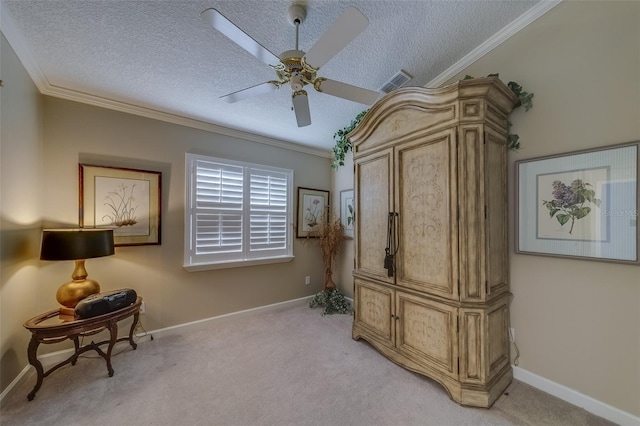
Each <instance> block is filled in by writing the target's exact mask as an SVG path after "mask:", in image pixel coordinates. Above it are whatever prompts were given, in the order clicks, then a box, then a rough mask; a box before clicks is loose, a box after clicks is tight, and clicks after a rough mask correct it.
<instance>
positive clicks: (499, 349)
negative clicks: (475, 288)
mask: <svg viewBox="0 0 640 426" xmlns="http://www.w3.org/2000/svg"><path fill="white" fill-rule="evenodd" d="M508 303H509V302H508V298H506V297H505V298H504V299H503V302H501V303H500V304H499V305H498V306H497V307H496V308H495V309H492V310H490V311H489V313H488V314H487V317H488V322H489V326H488V333H489V337H488V342H487V344H488V352H489V360H488V361H489V362H488V364H489V371H488V375H489V378H490V377H492V376H493V375H495V374H497V373H498V372H500V370H502V368H503V367H504V366H505V365H506V364H508V363H509V362H510V359H509V339H508V335H509V334H508V329H509V305H508Z"/></svg>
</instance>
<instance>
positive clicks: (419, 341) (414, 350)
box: [396, 291, 458, 377]
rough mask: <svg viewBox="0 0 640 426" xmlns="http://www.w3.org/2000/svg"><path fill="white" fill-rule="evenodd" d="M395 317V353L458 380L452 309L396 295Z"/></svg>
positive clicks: (455, 319)
mask: <svg viewBox="0 0 640 426" xmlns="http://www.w3.org/2000/svg"><path fill="white" fill-rule="evenodd" d="M396 317H397V322H398V326H397V330H396V333H397V335H396V346H397V347H398V349H400V350H402V351H403V352H405V353H406V354H407V356H409V357H418V358H420V359H422V360H423V362H426V363H428V365H430V366H431V367H434V368H437V369H438V370H440V371H442V372H444V373H446V374H447V375H448V376H451V377H457V376H458V371H457V363H458V334H457V330H456V321H457V318H456V317H457V309H456V308H454V307H451V306H448V305H445V304H442V303H438V302H435V301H433V300H429V299H426V298H420V297H416V296H412V295H409V294H406V293H403V292H401V291H397V292H396Z"/></svg>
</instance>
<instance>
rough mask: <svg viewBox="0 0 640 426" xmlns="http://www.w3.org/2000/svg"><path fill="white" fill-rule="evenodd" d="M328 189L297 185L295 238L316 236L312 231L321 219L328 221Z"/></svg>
mask: <svg viewBox="0 0 640 426" xmlns="http://www.w3.org/2000/svg"><path fill="white" fill-rule="evenodd" d="M328 213H329V191H324V190H321V189H311V188H302V187H298V212H297V218H298V222H297V226H296V238H317V235H313V231H314V230H315V229H317V227H318V225H319V224H320V223H321V221H324V222H325V223H328V219H329V215H328Z"/></svg>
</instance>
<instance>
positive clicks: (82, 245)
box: [40, 229, 114, 260]
mask: <svg viewBox="0 0 640 426" xmlns="http://www.w3.org/2000/svg"><path fill="white" fill-rule="evenodd" d="M112 254H114V248H113V229H45V230H43V231H42V247H41V250H40V259H41V260H79V259H90V258H92V257H102V256H110V255H112Z"/></svg>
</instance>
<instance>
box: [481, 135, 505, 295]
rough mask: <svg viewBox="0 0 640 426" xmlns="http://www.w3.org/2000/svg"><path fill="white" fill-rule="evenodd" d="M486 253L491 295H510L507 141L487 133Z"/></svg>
mask: <svg viewBox="0 0 640 426" xmlns="http://www.w3.org/2000/svg"><path fill="white" fill-rule="evenodd" d="M484 158H485V165H484V168H485V187H486V188H489V190H488V191H486V205H487V218H486V221H487V223H486V227H485V229H486V230H487V235H486V240H487V241H486V252H487V253H488V256H487V274H486V275H487V277H486V280H487V283H488V291H489V294H493V295H497V294H498V293H500V292H503V291H508V289H509V285H508V279H509V271H508V262H506V261H505V259H507V258H508V257H509V249H508V240H507V228H506V227H505V226H503V224H504V223H507V221H508V216H507V215H508V212H507V185H506V182H507V147H506V139H505V137H504V136H503V135H500V134H498V133H496V132H494V131H491V130H488V129H487V130H486V131H485V155H484Z"/></svg>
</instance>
